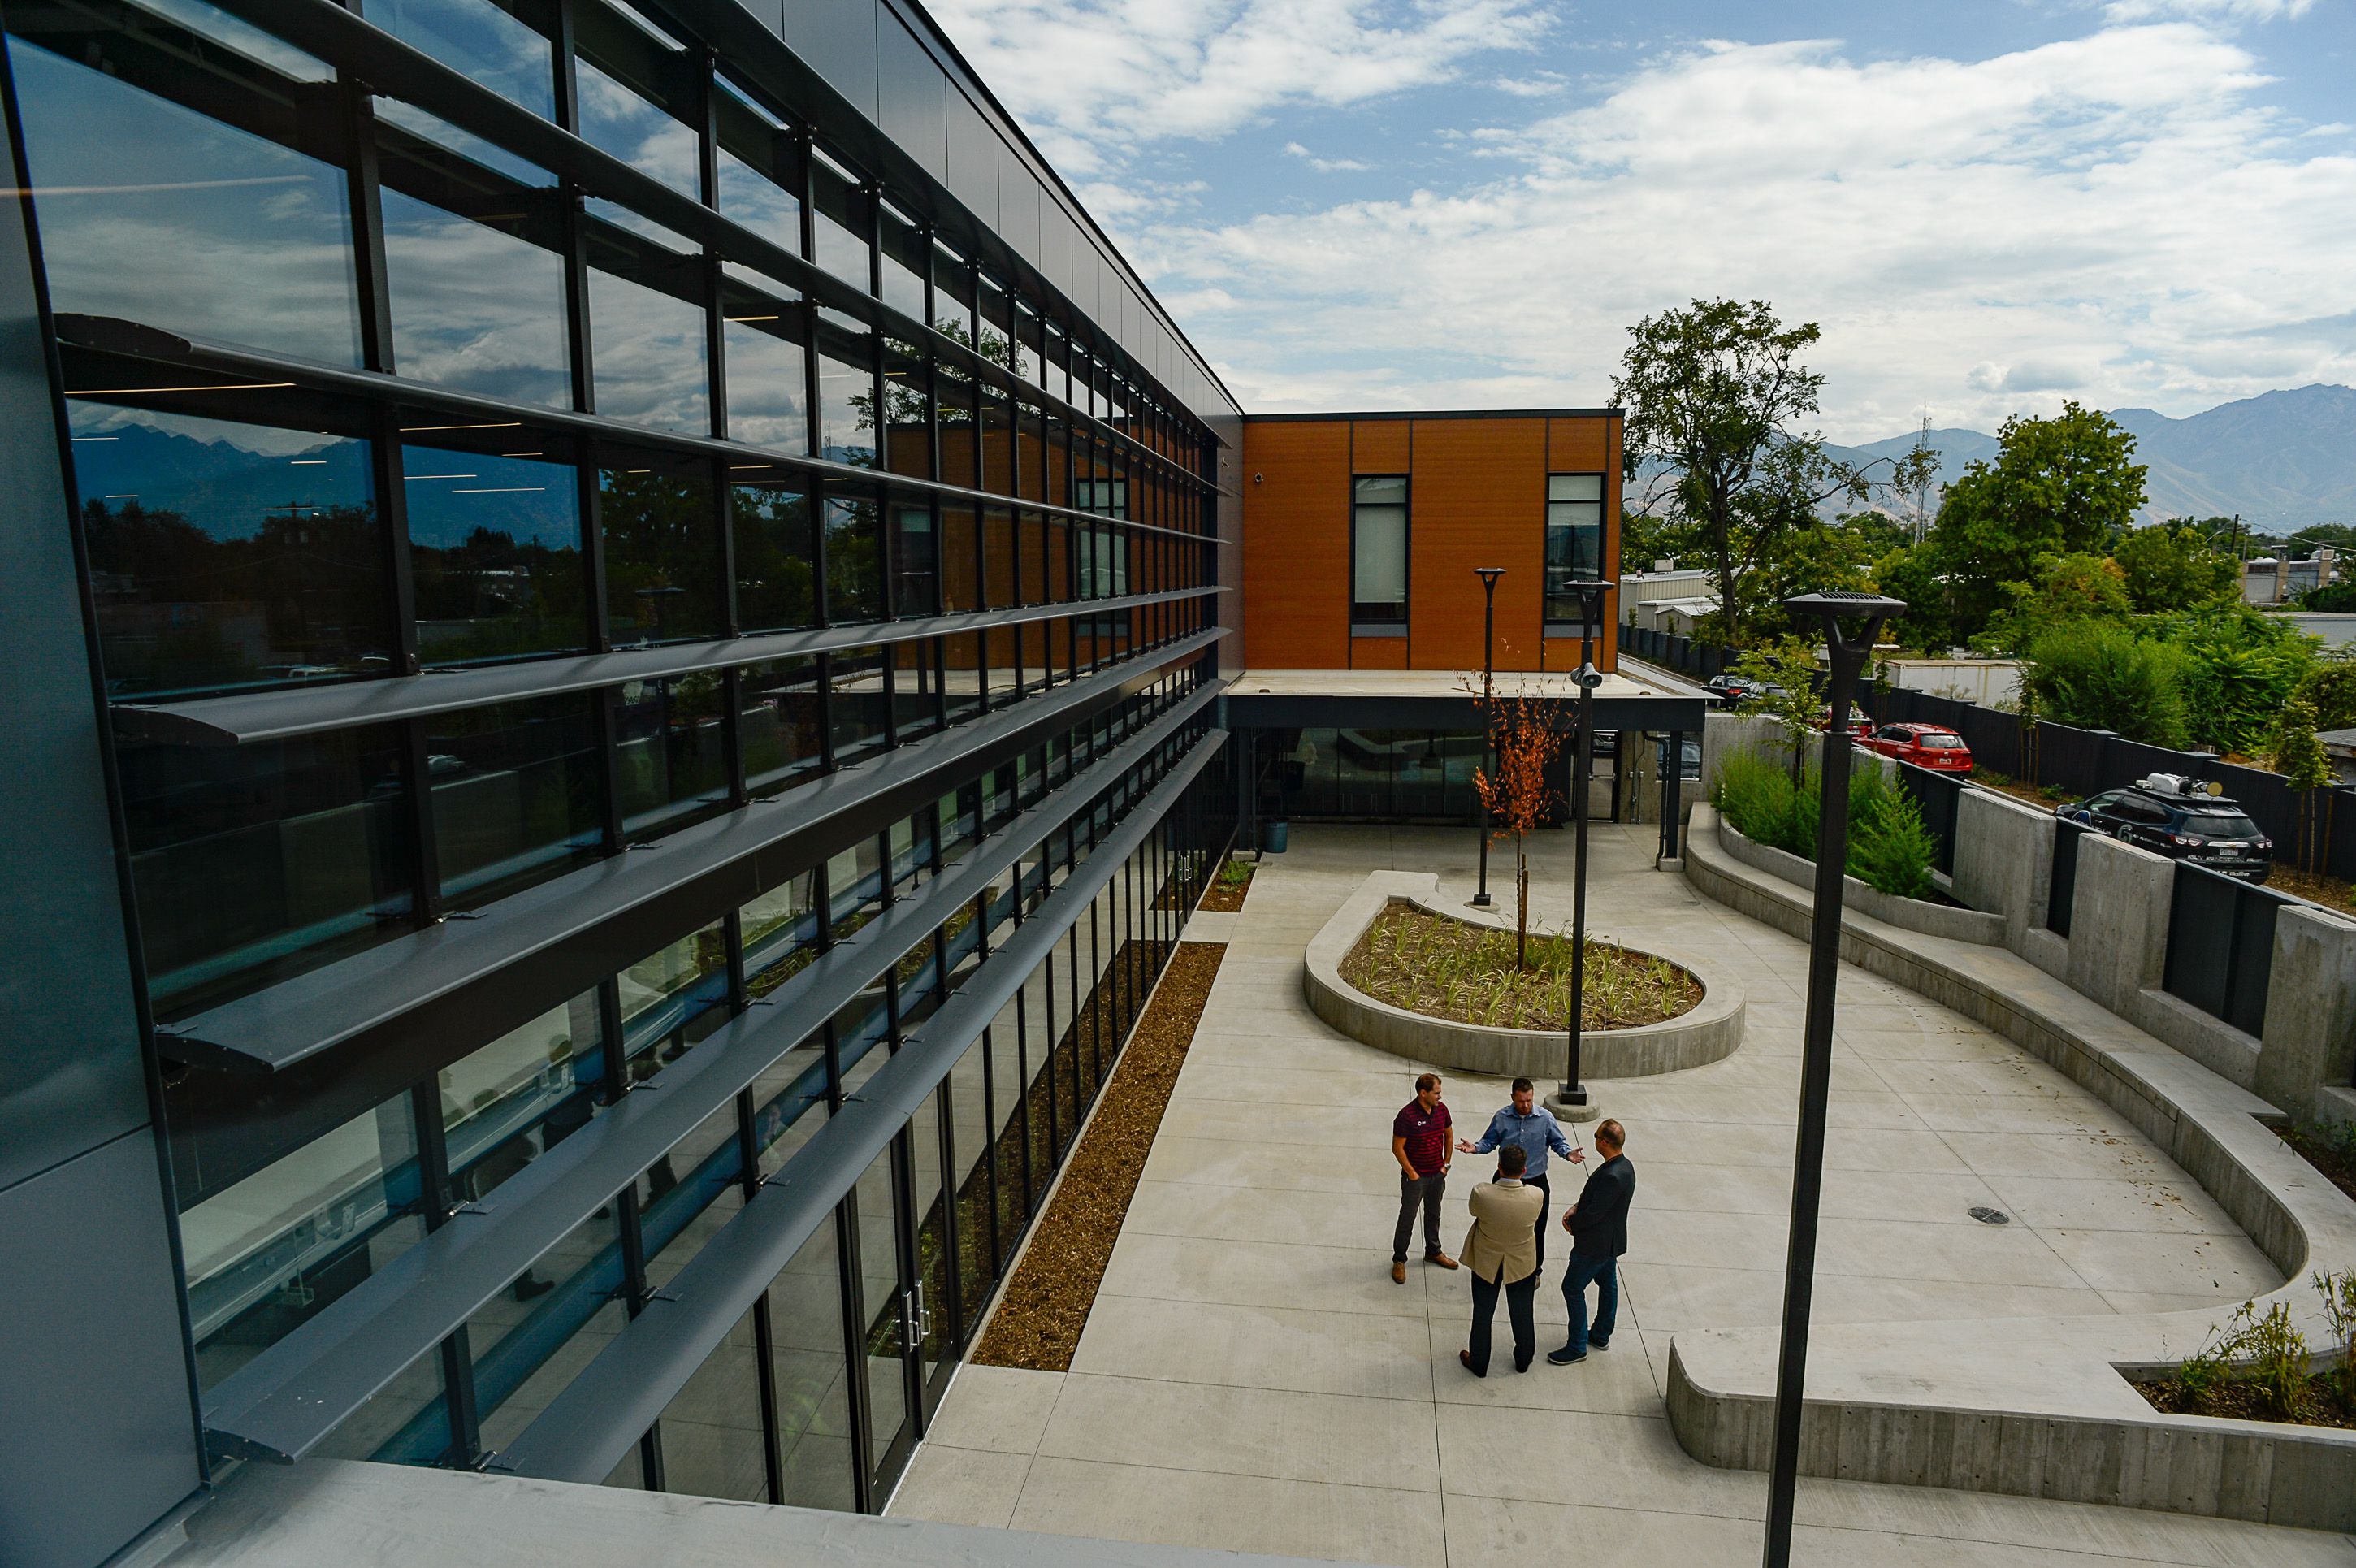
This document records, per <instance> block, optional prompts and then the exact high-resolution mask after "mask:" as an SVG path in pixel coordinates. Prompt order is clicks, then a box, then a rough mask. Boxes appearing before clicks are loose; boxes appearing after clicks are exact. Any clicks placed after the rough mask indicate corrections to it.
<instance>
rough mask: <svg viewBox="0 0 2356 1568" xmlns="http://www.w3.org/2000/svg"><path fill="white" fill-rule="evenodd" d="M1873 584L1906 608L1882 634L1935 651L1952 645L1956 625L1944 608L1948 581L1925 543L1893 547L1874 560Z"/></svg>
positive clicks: (1902, 645) (1903, 645) (1915, 646)
mask: <svg viewBox="0 0 2356 1568" xmlns="http://www.w3.org/2000/svg"><path fill="white" fill-rule="evenodd" d="M1873 585H1874V586H1875V587H1877V588H1879V590H1880V591H1881V592H1883V593H1885V594H1887V595H1889V596H1890V597H1891V598H1893V599H1901V600H1903V601H1904V602H1905V605H1906V609H1905V612H1904V613H1903V614H1901V615H1899V616H1896V617H1893V618H1891V620H1890V623H1889V627H1888V628H1887V630H1886V633H1885V635H1886V636H1888V637H1889V638H1890V640H1891V641H1893V642H1896V643H1898V644H1899V645H1900V646H1901V647H1905V648H1919V649H1921V650H1923V651H1924V652H1926V653H1930V654H1933V655H1937V654H1940V653H1944V651H1946V650H1947V649H1949V648H1950V647H1952V646H1954V641H1955V628H1954V618H1952V617H1951V616H1950V615H1949V613H1948V608H1947V582H1946V579H1945V578H1944V577H1943V576H1941V575H1939V564H1938V559H1937V556H1936V555H1935V554H1934V553H1933V551H1932V549H1931V547H1930V546H1929V545H1927V544H1910V545H1907V546H1905V547H1904V548H1902V549H1899V550H1892V551H1891V552H1890V553H1888V554H1886V555H1884V556H1883V557H1882V558H1881V559H1880V560H1879V561H1877V562H1875V563H1874V566H1873Z"/></svg>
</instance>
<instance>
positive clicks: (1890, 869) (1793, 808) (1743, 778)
mask: <svg viewBox="0 0 2356 1568" xmlns="http://www.w3.org/2000/svg"><path fill="white" fill-rule="evenodd" d="M1823 799H1824V786H1823V780H1822V779H1821V777H1820V775H1819V774H1818V773H1817V770H1816V769H1815V768H1813V767H1810V768H1804V769H1803V770H1802V772H1801V774H1800V776H1799V778H1798V779H1794V778H1793V776H1792V770H1791V768H1790V767H1789V765H1788V764H1786V763H1783V762H1781V761H1777V760H1772V759H1770V758H1768V757H1762V756H1761V755H1760V754H1759V753H1758V752H1756V751H1737V752H1732V753H1730V754H1729V755H1728V756H1727V757H1726V758H1725V760H1724V761H1723V762H1721V763H1720V764H1719V772H1718V782H1717V785H1716V786H1715V788H1713V789H1711V791H1710V804H1711V805H1713V806H1715V807H1717V808H1718V811H1719V815H1720V816H1722V817H1724V818H1725V819H1726V820H1727V821H1728V822H1731V823H1732V824H1733V825H1734V830H1735V832H1739V833H1740V834H1741V835H1742V836H1743V837H1744V838H1747V839H1749V840H1750V841H1751V843H1760V844H1765V845H1767V846H1768V847H1769V848H1771V849H1780V850H1784V851H1787V852H1788V853H1790V854H1796V855H1798V856H1800V857H1801V858H1802V859H1803V860H1814V859H1815V858H1816V821H1817V818H1818V815H1819V814H1820V812H1821V810H1822V801H1823ZM1937 854H1938V845H1937V844H1936V843H1934V842H1933V839H1932V836H1931V830H1930V829H1929V827H1927V826H1926V825H1925V824H1924V823H1923V821H1922V809H1921V808H1920V807H1918V806H1917V805H1915V803H1914V801H1913V799H1912V797H1911V796H1909V795H1908V794H1907V793H1906V792H1905V791H1904V790H1902V789H1898V788H1897V787H1896V786H1895V785H1893V784H1891V783H1890V780H1889V779H1887V778H1886V777H1885V776H1884V775H1883V773H1882V771H1881V769H1879V768H1857V769H1855V770H1854V771H1853V772H1851V773H1850V775H1849V780H1848V854H1847V867H1846V869H1847V872H1848V875H1851V876H1854V877H1856V878H1857V879H1858V881H1859V882H1862V883H1864V884H1865V885H1866V886H1868V887H1870V888H1873V889H1874V890H1876V891H1877V892H1881V893H1887V894H1890V895H1891V896H1892V897H1899V898H1928V897H1931V894H1932V891H1933V884H1932V880H1931V868H1932V866H1933V864H1935V861H1936V857H1937Z"/></svg>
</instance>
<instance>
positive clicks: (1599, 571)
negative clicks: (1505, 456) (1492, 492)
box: [1546, 474, 1603, 626]
mask: <svg viewBox="0 0 2356 1568" xmlns="http://www.w3.org/2000/svg"><path fill="white" fill-rule="evenodd" d="M1546 570H1547V581H1546V586H1547V600H1546V618H1547V623H1548V624H1549V625H1552V624H1556V623H1562V622H1567V623H1569V624H1570V625H1572V626H1577V625H1578V624H1579V622H1580V616H1581V612H1580V604H1579V596H1578V595H1577V594H1566V593H1561V592H1559V591H1558V589H1559V588H1560V586H1561V585H1562V584H1563V582H1564V581H1565V580H1566V579H1576V580H1579V581H1583V582H1593V581H1595V580H1596V579H1597V578H1599V577H1601V576H1602V575H1603V476H1602V475H1601V474H1548V475H1547V515H1546Z"/></svg>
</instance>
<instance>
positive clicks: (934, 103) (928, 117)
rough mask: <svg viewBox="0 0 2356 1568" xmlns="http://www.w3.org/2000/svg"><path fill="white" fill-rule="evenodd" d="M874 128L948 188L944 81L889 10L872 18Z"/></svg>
mask: <svg viewBox="0 0 2356 1568" xmlns="http://www.w3.org/2000/svg"><path fill="white" fill-rule="evenodd" d="M875 45H876V62H877V70H876V92H877V97H878V102H879V106H880V109H881V113H880V114H879V115H878V116H877V124H881V125H882V126H883V129H884V132H885V133H886V134H889V135H890V136H891V138H892V139H893V140H894V141H895V142H897V143H899V144H900V145H901V146H902V147H903V148H904V149H905V150H906V152H907V154H908V156H910V157H912V158H915V159H916V162H917V163H918V164H919V165H921V166H923V168H924V170H925V172H926V174H929V175H931V176H932V177H934V178H935V179H937V180H939V181H940V182H941V183H942V184H943V185H947V184H948V179H949V130H948V95H949V83H948V77H947V76H945V75H944V74H942V71H941V68H940V67H939V66H937V65H936V64H934V63H933V57H932V56H931V55H929V54H927V53H926V52H925V46H924V45H922V44H920V43H918V42H917V41H916V35H915V34H913V33H911V32H909V31H908V29H907V27H906V26H905V24H904V23H902V22H901V20H900V19H899V17H897V16H894V15H892V13H891V12H889V11H884V12H882V13H880V14H879V15H878V16H876V19H875Z"/></svg>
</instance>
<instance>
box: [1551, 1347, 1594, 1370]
mask: <svg viewBox="0 0 2356 1568" xmlns="http://www.w3.org/2000/svg"><path fill="white" fill-rule="evenodd" d="M1586 1359H1587V1352H1586V1351H1584V1350H1578V1349H1574V1348H1571V1347H1570V1346H1569V1345H1566V1346H1564V1347H1563V1348H1561V1349H1559V1350H1549V1351H1547V1363H1548V1364H1549V1365H1551V1366H1557V1367H1574V1366H1577V1365H1578V1364H1579V1363H1580V1362H1581V1361H1584V1360H1586Z"/></svg>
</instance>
